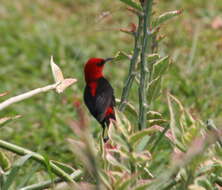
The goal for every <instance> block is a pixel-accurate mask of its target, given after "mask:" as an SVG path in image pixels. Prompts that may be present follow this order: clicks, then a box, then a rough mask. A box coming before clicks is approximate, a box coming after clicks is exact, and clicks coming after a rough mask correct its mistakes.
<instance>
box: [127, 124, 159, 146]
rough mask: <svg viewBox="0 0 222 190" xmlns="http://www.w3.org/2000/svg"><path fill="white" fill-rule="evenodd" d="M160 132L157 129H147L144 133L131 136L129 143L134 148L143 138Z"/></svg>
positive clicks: (140, 132)
mask: <svg viewBox="0 0 222 190" xmlns="http://www.w3.org/2000/svg"><path fill="white" fill-rule="evenodd" d="M157 131H159V130H158V129H157V128H147V129H144V130H142V131H139V132H137V133H134V134H133V135H131V136H130V138H129V142H130V144H131V145H132V146H134V145H136V144H137V143H139V142H140V141H141V140H142V139H143V137H145V136H147V135H152V134H153V133H155V132H157Z"/></svg>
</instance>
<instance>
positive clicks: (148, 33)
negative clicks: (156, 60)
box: [139, 0, 153, 130]
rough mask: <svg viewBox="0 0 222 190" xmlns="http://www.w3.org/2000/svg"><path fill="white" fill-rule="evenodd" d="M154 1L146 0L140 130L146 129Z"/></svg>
mask: <svg viewBox="0 0 222 190" xmlns="http://www.w3.org/2000/svg"><path fill="white" fill-rule="evenodd" d="M152 4H153V0H146V1H145V4H144V22H143V39H142V51H141V69H140V87H139V129H140V130H142V129H145V128H146V113H147V101H146V98H147V86H148V79H149V76H150V74H151V73H150V70H149V67H148V65H149V63H148V62H147V59H146V55H147V54H149V53H150V52H151V41H152V37H151V35H152V34H151V15H152Z"/></svg>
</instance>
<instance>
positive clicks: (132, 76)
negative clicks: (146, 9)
mask: <svg viewBox="0 0 222 190" xmlns="http://www.w3.org/2000/svg"><path fill="white" fill-rule="evenodd" d="M138 19H139V21H138V22H139V23H138V28H137V31H136V33H135V35H134V38H135V42H134V52H133V56H132V58H131V60H130V68H129V73H128V76H127V79H126V82H125V85H124V88H123V92H122V97H121V102H120V105H119V110H120V111H124V109H125V106H126V101H127V99H128V96H129V92H130V89H131V87H132V84H133V81H134V79H135V77H136V63H137V60H138V57H139V53H140V36H141V32H142V29H143V25H142V23H143V18H142V16H141V15H138Z"/></svg>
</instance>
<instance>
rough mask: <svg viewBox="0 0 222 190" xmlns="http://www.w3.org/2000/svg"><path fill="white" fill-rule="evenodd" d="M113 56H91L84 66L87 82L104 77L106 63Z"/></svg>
mask: <svg viewBox="0 0 222 190" xmlns="http://www.w3.org/2000/svg"><path fill="white" fill-rule="evenodd" d="M111 60H112V58H107V59H102V58H90V59H89V60H88V61H87V63H86V64H85V67H84V73H85V80H86V83H90V82H93V81H96V80H98V79H99V78H101V77H103V68H104V64H105V63H106V62H108V61H111Z"/></svg>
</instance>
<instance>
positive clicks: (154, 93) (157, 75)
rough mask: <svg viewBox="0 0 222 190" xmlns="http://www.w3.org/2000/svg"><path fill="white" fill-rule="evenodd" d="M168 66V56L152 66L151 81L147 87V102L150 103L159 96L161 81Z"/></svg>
mask: <svg viewBox="0 0 222 190" xmlns="http://www.w3.org/2000/svg"><path fill="white" fill-rule="evenodd" d="M168 66H169V58H168V56H166V57H163V58H162V59H160V60H158V61H157V62H156V63H154V64H153V74H152V80H151V82H150V83H149V85H148V87H149V88H148V92H147V101H148V102H151V101H153V100H154V99H156V98H157V97H158V96H159V95H160V93H159V92H160V89H161V79H162V76H163V74H164V72H165V71H166V70H167V68H168Z"/></svg>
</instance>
